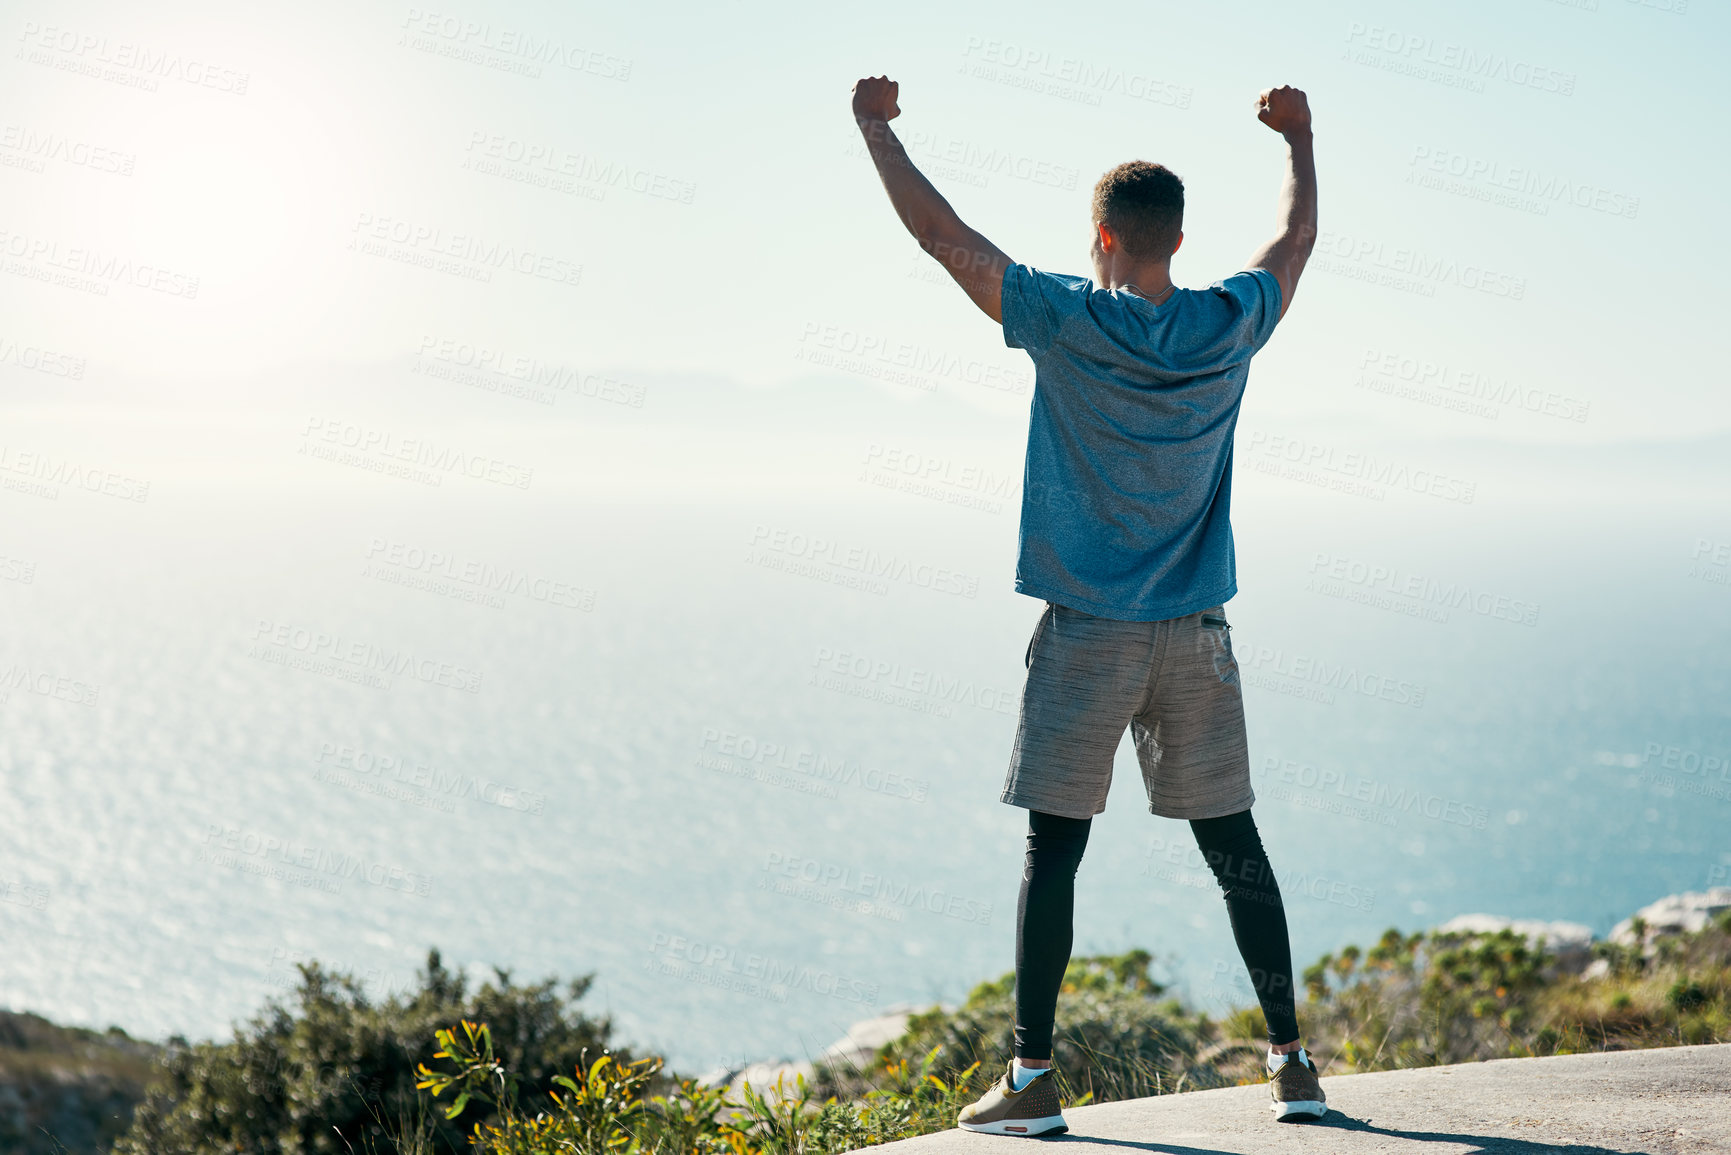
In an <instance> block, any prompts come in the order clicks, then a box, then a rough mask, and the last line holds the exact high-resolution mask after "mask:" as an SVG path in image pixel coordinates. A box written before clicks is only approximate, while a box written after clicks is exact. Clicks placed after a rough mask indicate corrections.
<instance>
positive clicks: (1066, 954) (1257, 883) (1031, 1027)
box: [1015, 810, 1298, 1059]
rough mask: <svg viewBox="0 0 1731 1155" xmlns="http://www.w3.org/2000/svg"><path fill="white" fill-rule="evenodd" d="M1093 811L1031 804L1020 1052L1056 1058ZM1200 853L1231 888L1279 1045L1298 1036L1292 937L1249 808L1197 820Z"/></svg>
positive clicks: (1241, 941) (1233, 913) (1020, 963)
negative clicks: (1054, 810)
mask: <svg viewBox="0 0 1731 1155" xmlns="http://www.w3.org/2000/svg"><path fill="white" fill-rule="evenodd" d="M1092 823H1093V819H1091V818H1063V817H1061V816H1059V815H1056V814H1046V813H1043V812H1041V811H1038V810H1030V811H1028V851H1027V857H1026V859H1025V860H1024V862H1023V865H1022V894H1021V897H1020V899H1018V900H1017V903H1016V1038H1015V1046H1016V1055H1017V1057H1019V1058H1023V1059H1050V1058H1051V1057H1052V1023H1053V1019H1054V1018H1055V1017H1056V1012H1057V1008H1058V988H1059V987H1060V986H1061V985H1062V984H1063V981H1064V968H1065V967H1066V966H1067V965H1068V964H1069V962H1070V941H1071V934H1072V915H1073V914H1074V911H1075V895H1076V868H1077V867H1078V866H1079V865H1081V862H1082V851H1083V850H1085V849H1086V848H1087V846H1088V828H1089V826H1090V825H1092ZM1190 830H1191V832H1192V833H1193V834H1195V835H1196V845H1197V847H1198V848H1199V849H1200V850H1201V851H1202V857H1203V858H1204V859H1205V860H1206V861H1207V863H1208V865H1209V867H1210V868H1211V869H1212V870H1213V871H1214V878H1215V881H1217V882H1219V883H1220V889H1221V890H1222V891H1223V892H1225V895H1226V913H1227V916H1228V917H1229V918H1230V919H1231V920H1232V936H1233V938H1235V939H1236V940H1237V941H1238V953H1239V954H1240V955H1242V956H1243V958H1244V965H1245V967H1246V968H1247V969H1248V970H1249V971H1250V980H1251V985H1252V986H1253V987H1254V988H1255V990H1256V999H1257V1002H1259V1003H1261V1004H1262V1014H1263V1017H1264V1018H1265V1019H1267V1021H1268V1041H1269V1043H1271V1044H1272V1045H1274V1046H1280V1045H1281V1044H1283V1043H1290V1042H1293V1041H1295V1040H1296V1039H1297V1038H1298V1018H1297V1010H1296V1005H1295V1002H1294V992H1293V985H1292V945H1291V942H1290V941H1289V940H1288V938H1287V933H1286V909H1285V907H1284V906H1282V904H1281V901H1280V886H1279V884H1278V883H1276V882H1275V879H1274V872H1273V871H1272V870H1271V869H1269V866H1268V856H1267V854H1265V853H1264V852H1263V849H1262V837H1261V835H1259V834H1257V832H1256V823H1255V822H1254V821H1253V820H1252V819H1251V817H1250V811H1248V810H1243V811H1240V812H1239V813H1237V814H1229V815H1227V816H1226V817H1224V818H1198V819H1192V820H1191V823H1190Z"/></svg>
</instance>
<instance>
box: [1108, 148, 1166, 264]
mask: <svg viewBox="0 0 1731 1155" xmlns="http://www.w3.org/2000/svg"><path fill="white" fill-rule="evenodd" d="M1094 221H1095V223H1097V224H1098V223H1100V222H1104V223H1105V224H1106V225H1107V226H1108V227H1110V228H1111V230H1112V235H1113V236H1115V237H1117V238H1118V240H1119V243H1121V244H1122V245H1123V246H1124V253H1125V255H1127V256H1129V257H1131V258H1133V259H1135V260H1147V261H1159V260H1164V259H1165V258H1167V257H1170V256H1171V255H1172V253H1173V252H1174V250H1176V249H1177V248H1178V234H1179V233H1180V232H1182V231H1183V229H1184V182H1183V181H1182V180H1179V179H1178V174H1177V173H1175V172H1173V171H1172V170H1171V169H1169V168H1167V167H1166V166H1165V165H1163V164H1154V163H1152V162H1151V161H1146V160H1127V161H1125V162H1124V163H1123V164H1121V165H1119V166H1118V167H1116V168H1114V169H1111V170H1110V171H1108V172H1107V173H1106V175H1105V176H1103V177H1101V178H1100V180H1099V183H1098V184H1096V185H1095V186H1094Z"/></svg>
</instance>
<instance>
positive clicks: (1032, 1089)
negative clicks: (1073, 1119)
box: [956, 1060, 1070, 1138]
mask: <svg viewBox="0 0 1731 1155" xmlns="http://www.w3.org/2000/svg"><path fill="white" fill-rule="evenodd" d="M1014 1069H1015V1061H1014V1060H1011V1062H1010V1065H1009V1066H1008V1067H1006V1068H1005V1069H1004V1077H1003V1078H1002V1079H999V1080H998V1081H997V1082H996V1083H994V1084H993V1085H992V1089H991V1090H989V1091H987V1092H986V1093H985V1094H984V1095H982V1096H980V1099H979V1101H978V1102H976V1103H972V1104H969V1105H968V1106H966V1107H963V1108H962V1113H961V1114H960V1115H958V1116H956V1126H958V1127H960V1128H961V1129H962V1130H964V1131H979V1132H981V1133H983V1134H986V1135H1025V1136H1028V1137H1029V1138H1032V1137H1033V1136H1035V1135H1056V1134H1058V1133H1060V1132H1062V1131H1068V1130H1069V1129H1070V1128H1069V1127H1068V1126H1066V1125H1065V1123H1064V1115H1063V1113H1062V1112H1061V1111H1060V1110H1059V1109H1058V1085H1057V1083H1055V1082H1053V1079H1054V1078H1056V1076H1054V1075H1053V1074H1052V1073H1051V1071H1050V1069H1048V1070H1047V1072H1046V1073H1045V1074H1044V1075H1036V1076H1034V1081H1033V1082H1032V1083H1029V1084H1028V1085H1027V1086H1026V1087H1023V1088H1022V1089H1021V1090H1020V1091H1018V1090H1016V1089H1015V1084H1014V1083H1013V1082H1012V1081H1011V1072H1012V1071H1013V1070H1014Z"/></svg>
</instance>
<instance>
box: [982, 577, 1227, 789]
mask: <svg viewBox="0 0 1731 1155" xmlns="http://www.w3.org/2000/svg"><path fill="white" fill-rule="evenodd" d="M1230 630H1231V627H1230V626H1228V625H1227V623H1226V616H1225V613H1224V611H1223V609H1222V607H1220V606H1215V607H1214V608H1213V609H1208V610H1201V611H1199V612H1197V613H1194V614H1187V615H1185V616H1184V617H1181V618H1169V619H1167V620H1166V621H1162V622H1122V621H1117V620H1116V619H1113V618H1096V617H1094V616H1092V615H1090V614H1085V613H1083V612H1082V611H1080V610H1073V609H1070V608H1068V607H1066V606H1060V605H1055V604H1053V603H1051V602H1047V603H1046V612H1045V613H1044V614H1042V615H1041V616H1040V621H1039V624H1038V625H1036V626H1035V627H1034V636H1033V639H1032V640H1031V641H1029V643H1028V656H1027V659H1026V665H1027V667H1028V681H1027V685H1026V686H1025V687H1024V688H1023V690H1022V705H1021V712H1020V716H1019V719H1018V721H1017V724H1016V745H1015V748H1014V749H1013V750H1012V751H1011V752H1010V771H1009V774H1008V776H1007V777H1006V778H1005V779H1004V792H1003V794H1002V795H1000V796H999V800H1000V801H1003V802H1008V803H1009V804H1010V805H1012V806H1023V807H1026V808H1028V809H1030V810H1042V811H1045V812H1046V813H1048V814H1061V815H1063V816H1064V817H1066V818H1092V817H1093V816H1094V815H1096V814H1098V813H1100V812H1101V811H1102V810H1104V809H1106V791H1107V789H1108V788H1109V787H1110V786H1111V785H1112V758H1113V755H1114V754H1116V753H1117V750H1118V743H1119V741H1120V740H1121V739H1122V738H1123V737H1124V727H1126V726H1128V727H1130V730H1131V735H1132V737H1133V738H1134V739H1135V742H1136V757H1137V760H1138V761H1140V762H1141V764H1142V782H1143V785H1144V786H1146V787H1147V790H1148V809H1149V810H1151V811H1153V812H1154V813H1155V814H1159V815H1162V816H1163V817H1166V818H1219V817H1221V816H1223V815H1227V814H1236V813H1238V812H1239V811H1240V810H1248V809H1249V808H1250V804H1251V803H1252V802H1254V801H1256V795H1255V794H1254V793H1253V792H1252V791H1251V789H1250V753H1249V748H1248V746H1247V745H1246V743H1245V736H1244V696H1243V692H1242V690H1241V689H1240V687H1239V682H1238V663H1237V661H1236V660H1234V659H1233V657H1232V640H1231V636H1230Z"/></svg>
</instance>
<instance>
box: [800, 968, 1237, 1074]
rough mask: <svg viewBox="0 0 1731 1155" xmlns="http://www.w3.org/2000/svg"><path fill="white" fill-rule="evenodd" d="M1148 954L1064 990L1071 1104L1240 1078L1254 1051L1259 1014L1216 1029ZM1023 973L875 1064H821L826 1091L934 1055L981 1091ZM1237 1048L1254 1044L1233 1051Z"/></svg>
mask: <svg viewBox="0 0 1731 1155" xmlns="http://www.w3.org/2000/svg"><path fill="white" fill-rule="evenodd" d="M1152 961H1153V956H1151V955H1150V954H1149V953H1148V952H1147V951H1143V950H1133V951H1129V952H1127V953H1125V954H1121V955H1097V956H1093V957H1089V958H1076V959H1071V960H1070V965H1069V966H1068V967H1067V968H1066V969H1065V971H1064V979H1063V984H1062V986H1061V987H1060V988H1059V994H1058V1016H1057V1023H1058V1026H1057V1030H1056V1031H1055V1032H1054V1034H1053V1037H1052V1061H1053V1065H1054V1066H1055V1067H1056V1068H1057V1073H1058V1080H1059V1088H1060V1090H1061V1092H1062V1093H1063V1098H1064V1099H1065V1101H1066V1102H1071V1103H1083V1102H1106V1101H1110V1100H1114V1099H1133V1098H1140V1097H1142V1096H1145V1095H1159V1094H1165V1093H1170V1092H1173V1091H1179V1090H1195V1089H1198V1088H1203V1087H1218V1086H1229V1085H1231V1084H1232V1083H1234V1082H1237V1081H1240V1079H1241V1077H1242V1075H1241V1072H1240V1070H1239V1067H1241V1066H1242V1064H1241V1063H1234V1062H1233V1061H1232V1058H1233V1056H1236V1055H1238V1054H1240V1053H1241V1052H1242V1053H1248V1052H1249V1051H1253V1050H1254V1049H1255V1047H1254V1044H1253V1043H1252V1040H1253V1039H1254V1037H1255V1035H1256V1033H1258V1032H1260V1031H1261V1029H1262V1028H1261V1023H1262V1019H1261V1014H1260V1012H1258V1013H1257V1014H1255V1015H1254V1016H1251V1015H1243V1014H1241V1015H1237V1016H1234V1017H1233V1018H1232V1019H1230V1020H1228V1022H1226V1023H1215V1022H1212V1021H1210V1020H1209V1018H1208V1016H1207V1015H1205V1014H1198V1013H1196V1012H1193V1011H1191V1010H1189V1009H1188V1008H1187V1007H1185V1006H1184V1005H1183V1004H1182V1003H1181V1002H1179V1001H1178V1000H1177V999H1174V998H1162V997H1161V996H1162V995H1164V994H1165V988H1164V987H1162V986H1161V985H1160V984H1159V983H1158V982H1156V981H1155V980H1154V978H1153V977H1152V976H1150V975H1149V973H1148V968H1149V965H1150V963H1151V962H1152ZM1015 991H1016V976H1015V973H1014V972H1013V971H1012V972H1010V973H1007V974H1004V975H1002V976H1000V977H999V978H997V979H994V980H992V981H990V982H984V983H981V984H980V985H978V986H976V987H975V988H974V989H973V990H972V991H971V992H970V993H969V995H968V998H967V1001H966V1002H965V1003H963V1004H962V1006H961V1007H960V1008H958V1009H957V1010H955V1011H944V1010H941V1009H937V1008H934V1009H932V1010H929V1011H926V1012H924V1013H921V1014H917V1015H914V1016H913V1017H912V1018H911V1019H910V1021H909V1023H908V1028H907V1032H906V1033H905V1034H904V1035H903V1036H902V1037H901V1038H900V1039H897V1040H895V1041H894V1042H892V1043H890V1044H889V1045H888V1046H887V1047H885V1048H883V1049H882V1050H881V1051H880V1052H879V1054H878V1056H877V1062H876V1065H875V1066H868V1067H866V1068H865V1069H862V1070H842V1069H836V1068H833V1067H831V1068H822V1069H820V1070H819V1071H818V1073H817V1076H818V1082H819V1086H820V1088H821V1089H822V1090H823V1091H824V1092H825V1093H828V1094H834V1095H838V1096H841V1097H848V1096H851V1095H856V1094H861V1093H863V1092H865V1091H867V1090H870V1089H873V1088H880V1087H885V1086H887V1085H890V1083H893V1079H894V1075H893V1074H891V1075H889V1080H890V1083H886V1080H885V1072H886V1071H889V1072H893V1071H894V1070H896V1069H897V1067H898V1064H904V1063H910V1062H913V1063H918V1062H921V1061H923V1057H924V1056H926V1055H927V1054H931V1053H935V1054H936V1056H937V1057H936V1059H935V1060H934V1063H933V1070H934V1073H936V1074H937V1075H938V1076H939V1077H949V1078H954V1077H956V1076H958V1075H959V1074H960V1073H961V1072H962V1071H963V1070H966V1069H969V1068H978V1070H979V1072H980V1074H981V1075H982V1076H983V1077H980V1078H978V1079H976V1080H975V1082H976V1083H977V1085H978V1088H979V1089H980V1090H982V1091H983V1089H984V1088H985V1087H986V1086H989V1085H990V1084H991V1083H992V1082H993V1081H994V1080H996V1079H997V1078H998V1077H999V1076H1001V1075H1002V1074H1003V1071H1004V1064H1005V1063H1007V1062H1008V1061H1009V1056H1010V1054H1011V1046H1012V1043H1013V1041H1014V1035H1015V1012H1016V1001H1015ZM1234 1042H1238V1043H1240V1044H1247V1046H1240V1047H1236V1048H1235V1047H1234V1046H1233V1045H1232V1044H1233V1043H1234Z"/></svg>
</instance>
